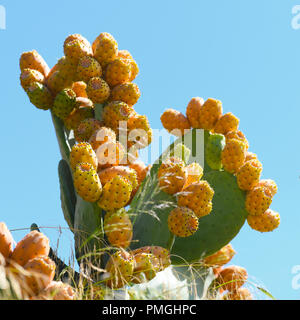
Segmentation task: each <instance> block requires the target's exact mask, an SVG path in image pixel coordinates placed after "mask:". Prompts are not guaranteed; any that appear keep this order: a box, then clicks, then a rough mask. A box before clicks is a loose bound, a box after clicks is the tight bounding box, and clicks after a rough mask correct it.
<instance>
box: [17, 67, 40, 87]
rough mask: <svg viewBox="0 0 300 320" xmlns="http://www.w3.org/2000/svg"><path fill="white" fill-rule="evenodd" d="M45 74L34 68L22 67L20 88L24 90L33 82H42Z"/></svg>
mask: <svg viewBox="0 0 300 320" xmlns="http://www.w3.org/2000/svg"><path fill="white" fill-rule="evenodd" d="M44 81H45V76H44V75H43V74H42V73H40V72H39V71H37V70H34V69H28V68H27V69H24V70H23V71H22V72H21V75H20V82H21V86H22V88H23V89H24V90H25V91H26V90H28V88H29V87H30V85H31V84H32V83H33V82H38V83H43V82H44Z"/></svg>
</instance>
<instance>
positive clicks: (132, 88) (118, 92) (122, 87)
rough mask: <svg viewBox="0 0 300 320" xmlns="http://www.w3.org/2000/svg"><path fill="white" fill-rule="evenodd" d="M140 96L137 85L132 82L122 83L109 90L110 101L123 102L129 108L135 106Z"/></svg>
mask: <svg viewBox="0 0 300 320" xmlns="http://www.w3.org/2000/svg"><path fill="white" fill-rule="evenodd" d="M140 96H141V92H140V89H139V87H138V85H137V84H135V83H132V82H127V83H122V84H119V85H117V86H115V87H114V88H113V89H112V90H111V94H110V97H109V100H110V101H123V102H125V103H127V104H128V105H130V106H133V105H134V104H136V103H137V102H138V100H139V98H140Z"/></svg>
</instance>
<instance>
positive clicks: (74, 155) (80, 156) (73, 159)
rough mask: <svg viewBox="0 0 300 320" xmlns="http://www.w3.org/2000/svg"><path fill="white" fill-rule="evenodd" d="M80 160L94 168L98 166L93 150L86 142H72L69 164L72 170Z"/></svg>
mask: <svg viewBox="0 0 300 320" xmlns="http://www.w3.org/2000/svg"><path fill="white" fill-rule="evenodd" d="M81 162H86V163H90V164H91V165H92V166H93V167H94V169H95V170H97V168H98V159H97V156H96V153H95V151H94V150H93V148H92V146H91V145H90V144H89V143H88V142H80V143H78V144H74V146H73V147H72V150H71V152H70V166H71V169H72V170H73V171H74V170H75V168H76V166H77V164H79V163H81Z"/></svg>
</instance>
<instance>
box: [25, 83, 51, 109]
mask: <svg viewBox="0 0 300 320" xmlns="http://www.w3.org/2000/svg"><path fill="white" fill-rule="evenodd" d="M27 95H28V97H29V100H30V102H31V103H32V104H33V105H34V106H36V107H37V108H38V109H43V110H48V109H50V108H51V107H52V106H53V97H52V94H51V92H50V91H49V90H48V88H47V87H46V86H45V85H44V84H42V83H39V82H33V83H31V84H30V86H29V87H28V89H27Z"/></svg>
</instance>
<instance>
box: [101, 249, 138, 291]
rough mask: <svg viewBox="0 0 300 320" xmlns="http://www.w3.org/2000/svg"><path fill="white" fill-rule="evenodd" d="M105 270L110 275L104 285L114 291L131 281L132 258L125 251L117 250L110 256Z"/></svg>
mask: <svg viewBox="0 0 300 320" xmlns="http://www.w3.org/2000/svg"><path fill="white" fill-rule="evenodd" d="M105 269H106V271H107V272H108V273H109V274H110V276H109V278H108V279H107V280H106V282H105V283H106V285H107V286H108V287H110V288H114V289H119V288H122V287H124V286H125V285H126V284H127V283H128V282H129V281H130V280H131V277H132V274H133V270H134V260H133V257H132V255H131V254H129V253H128V252H126V251H125V250H119V251H117V252H115V253H114V254H113V255H111V257H110V259H109V260H108V262H107V264H106V267H105Z"/></svg>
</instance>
